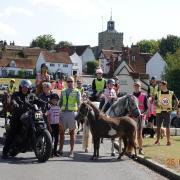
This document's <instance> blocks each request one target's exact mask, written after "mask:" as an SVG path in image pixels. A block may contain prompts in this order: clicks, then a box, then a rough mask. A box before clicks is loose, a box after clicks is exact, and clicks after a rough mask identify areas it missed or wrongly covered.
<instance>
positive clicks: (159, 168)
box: [0, 118, 180, 180]
mask: <svg viewBox="0 0 180 180" xmlns="http://www.w3.org/2000/svg"><path fill="white" fill-rule="evenodd" d="M3 124H4V120H3V119H2V118H0V144H3V133H4V131H5V129H4V128H3V127H2V126H3ZM115 148H116V149H118V143H117V142H116V143H115ZM136 162H139V163H140V164H143V165H145V166H147V167H148V168H150V169H152V170H153V171H155V172H157V173H158V174H161V175H163V176H165V177H167V178H168V179H176V180H177V179H180V174H178V173H176V172H174V171H173V170H171V169H168V168H165V167H164V166H162V165H160V164H158V163H156V162H154V161H152V160H148V159H145V158H144V157H142V156H138V158H137V161H136Z"/></svg>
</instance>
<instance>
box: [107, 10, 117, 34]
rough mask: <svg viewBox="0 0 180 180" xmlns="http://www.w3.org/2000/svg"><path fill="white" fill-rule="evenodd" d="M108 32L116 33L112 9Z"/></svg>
mask: <svg viewBox="0 0 180 180" xmlns="http://www.w3.org/2000/svg"><path fill="white" fill-rule="evenodd" d="M107 31H116V30H115V22H114V21H113V20H112V8H111V16H110V20H109V21H108V22H107Z"/></svg>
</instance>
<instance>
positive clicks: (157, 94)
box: [91, 68, 179, 155]
mask: <svg viewBox="0 0 180 180" xmlns="http://www.w3.org/2000/svg"><path fill="white" fill-rule="evenodd" d="M96 75H97V77H96V79H94V80H93V83H92V89H93V96H92V99H91V100H99V101H100V106H99V109H101V110H102V111H103V112H104V113H105V112H106V111H107V109H108V108H109V107H110V106H111V104H112V103H113V102H114V100H116V99H117V97H119V95H120V94H121V90H120V85H119V84H118V81H117V80H118V78H117V77H113V78H112V79H109V80H107V82H106V81H105V80H104V78H103V71H102V69H100V68H99V69H97V70H96ZM133 89H134V91H133V92H132V93H133V95H134V96H136V97H137V99H138V107H139V109H140V111H141V117H139V118H138V119H135V120H136V121H137V129H138V130H137V141H138V147H139V154H142V155H143V154H144V152H143V136H142V131H143V128H144V127H145V126H148V127H150V128H153V127H154V126H157V140H156V141H155V144H160V134H161V133H160V132H161V126H162V124H163V126H164V127H165V128H166V133H165V134H166V138H167V144H166V145H167V146H169V145H171V140H170V125H171V118H170V113H171V112H172V110H173V109H176V108H177V106H178V103H179V102H178V99H177V97H176V95H175V94H174V92H173V91H170V90H169V89H168V84H167V82H166V81H159V82H158V81H157V79H156V77H155V76H153V77H152V78H151V79H150V84H149V86H148V92H147V93H146V92H143V91H142V88H141V82H140V81H136V82H134V85H133ZM132 118H133V117H132Z"/></svg>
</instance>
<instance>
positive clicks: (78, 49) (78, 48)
mask: <svg viewBox="0 0 180 180" xmlns="http://www.w3.org/2000/svg"><path fill="white" fill-rule="evenodd" d="M72 47H74V48H75V51H76V53H77V55H78V56H82V54H83V53H84V52H85V50H86V49H87V48H89V47H90V46H89V45H82V46H72Z"/></svg>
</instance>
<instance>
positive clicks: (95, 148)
mask: <svg viewBox="0 0 180 180" xmlns="http://www.w3.org/2000/svg"><path fill="white" fill-rule="evenodd" d="M93 143H94V153H93V156H92V157H91V158H90V160H94V159H95V158H96V150H97V137H94V136H93Z"/></svg>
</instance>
